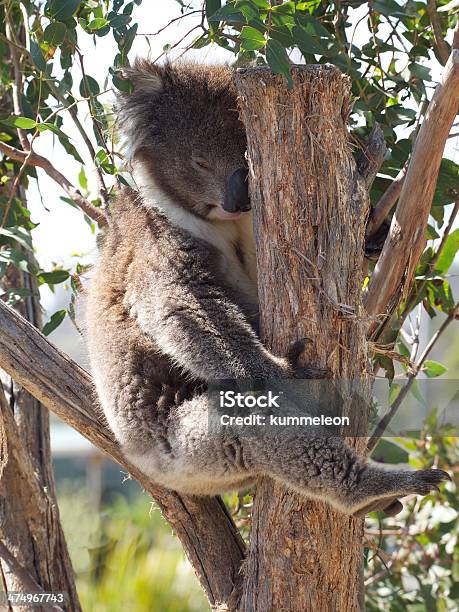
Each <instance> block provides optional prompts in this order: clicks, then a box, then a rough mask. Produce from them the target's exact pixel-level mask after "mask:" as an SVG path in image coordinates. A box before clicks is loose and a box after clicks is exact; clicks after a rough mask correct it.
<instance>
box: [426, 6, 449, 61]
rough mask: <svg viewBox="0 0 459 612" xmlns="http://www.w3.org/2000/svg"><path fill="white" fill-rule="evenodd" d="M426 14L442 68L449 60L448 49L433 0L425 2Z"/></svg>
mask: <svg viewBox="0 0 459 612" xmlns="http://www.w3.org/2000/svg"><path fill="white" fill-rule="evenodd" d="M427 12H428V13H429V19H430V24H431V26H432V32H433V35H434V38H435V47H436V49H437V52H438V55H439V57H440V60H441V63H442V64H443V66H444V65H445V64H446V62H447V61H448V58H449V47H448V44H447V43H446V41H445V40H444V38H443V36H442V33H441V25H440V19H439V17H438V13H437V3H436V2H435V0H427Z"/></svg>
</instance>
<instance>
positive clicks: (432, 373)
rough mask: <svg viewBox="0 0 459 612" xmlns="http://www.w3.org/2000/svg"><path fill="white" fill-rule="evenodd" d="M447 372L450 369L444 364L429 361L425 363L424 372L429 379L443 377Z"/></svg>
mask: <svg viewBox="0 0 459 612" xmlns="http://www.w3.org/2000/svg"><path fill="white" fill-rule="evenodd" d="M447 370H448V368H446V367H445V366H444V365H443V364H442V363H438V361H431V360H427V361H424V365H423V366H422V371H423V372H424V374H425V375H426V376H428V377H429V378H436V377H437V376H441V375H442V374H444V373H445V372H446V371H447Z"/></svg>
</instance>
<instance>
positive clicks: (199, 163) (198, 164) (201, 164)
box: [191, 156, 211, 170]
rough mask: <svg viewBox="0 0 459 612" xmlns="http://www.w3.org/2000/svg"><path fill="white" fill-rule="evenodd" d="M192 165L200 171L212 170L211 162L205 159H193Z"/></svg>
mask: <svg viewBox="0 0 459 612" xmlns="http://www.w3.org/2000/svg"><path fill="white" fill-rule="evenodd" d="M191 163H192V165H193V166H194V167H195V168H197V169H198V170H211V165H210V162H209V161H208V160H207V159H206V158H205V157H199V156H196V157H192V158H191Z"/></svg>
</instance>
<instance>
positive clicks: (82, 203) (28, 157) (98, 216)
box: [0, 141, 108, 226]
mask: <svg viewBox="0 0 459 612" xmlns="http://www.w3.org/2000/svg"><path fill="white" fill-rule="evenodd" d="M0 152H2V153H3V154H5V155H7V156H8V157H9V158H10V159H13V160H15V161H19V162H22V163H23V164H26V165H28V166H35V167H36V168H41V169H42V170H44V171H45V172H46V174H47V175H48V176H49V177H51V178H52V179H53V181H55V182H56V183H57V184H58V185H60V186H61V187H62V189H63V190H64V191H65V192H66V193H67V194H68V195H69V197H70V198H71V199H72V200H73V201H74V202H75V204H77V206H79V207H80V208H81V210H82V211H83V212H84V213H86V214H87V215H88V217H90V218H91V219H93V221H96V222H97V223H98V224H99V225H100V226H105V225H107V224H108V220H107V216H106V215H105V213H104V212H103V211H102V210H99V209H98V208H97V207H96V206H94V205H93V204H91V202H90V201H89V200H87V199H86V198H85V197H84V196H83V195H82V194H81V192H80V191H79V190H78V189H76V187H74V186H73V185H72V183H70V181H69V180H68V179H67V178H66V177H65V176H64V175H63V174H61V173H60V172H59V170H57V168H55V167H54V166H53V165H52V163H51V162H50V161H49V160H48V159H46V158H45V157H42V156H41V155H38V154H37V153H35V152H33V151H29V152H27V153H26V152H24V151H20V150H19V149H15V148H14V147H11V146H10V145H8V144H6V142H2V141H0Z"/></svg>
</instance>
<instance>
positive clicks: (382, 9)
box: [373, 0, 405, 17]
mask: <svg viewBox="0 0 459 612" xmlns="http://www.w3.org/2000/svg"><path fill="white" fill-rule="evenodd" d="M373 9H374V10H375V11H377V12H378V13H381V14H382V15H387V16H388V17H390V16H395V17H404V16H405V13H404V12H403V7H402V6H400V4H397V2H395V0H375V1H374V2H373Z"/></svg>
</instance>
